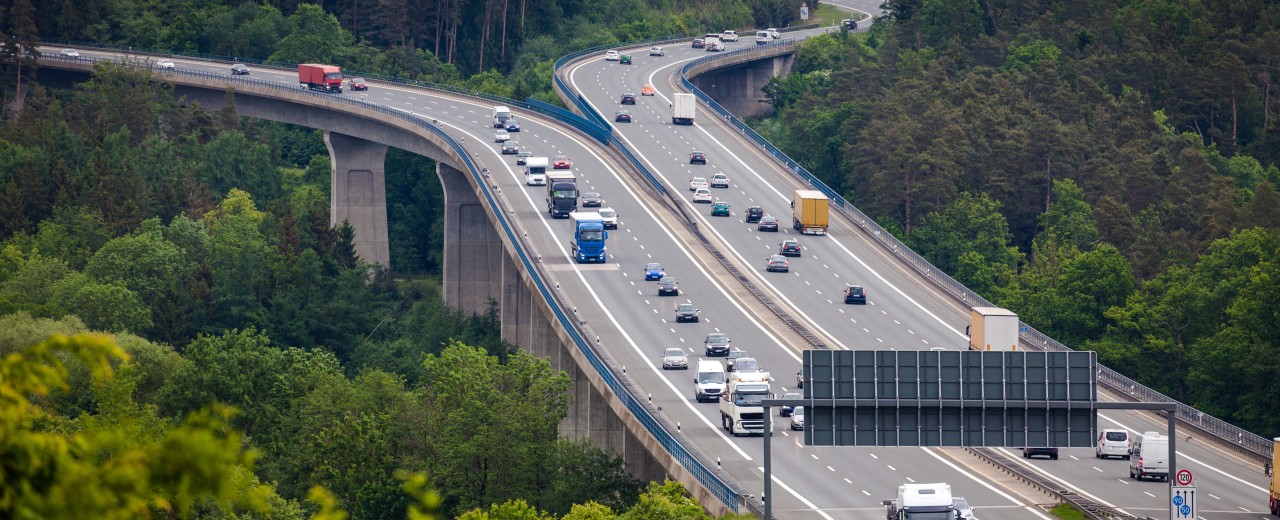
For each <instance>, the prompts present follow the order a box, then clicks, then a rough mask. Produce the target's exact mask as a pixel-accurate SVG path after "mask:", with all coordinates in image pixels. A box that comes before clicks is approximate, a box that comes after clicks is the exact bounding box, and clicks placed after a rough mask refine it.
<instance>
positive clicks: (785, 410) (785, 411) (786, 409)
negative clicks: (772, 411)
mask: <svg viewBox="0 0 1280 520" xmlns="http://www.w3.org/2000/svg"><path fill="white" fill-rule="evenodd" d="M782 398H783V399H804V394H802V393H800V392H787V393H785V394H782ZM795 410H796V407H794V406H785V405H784V406H782V409H781V410H779V411H778V415H781V416H783V417H791V412H794V411H795Z"/></svg>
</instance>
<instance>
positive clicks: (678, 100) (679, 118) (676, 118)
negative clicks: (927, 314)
mask: <svg viewBox="0 0 1280 520" xmlns="http://www.w3.org/2000/svg"><path fill="white" fill-rule="evenodd" d="M697 111H698V100H697V98H695V97H693V94H682V93H676V94H675V95H674V99H673V100H672V102H671V124H673V125H692V124H693V117H694V116H695V115H697Z"/></svg>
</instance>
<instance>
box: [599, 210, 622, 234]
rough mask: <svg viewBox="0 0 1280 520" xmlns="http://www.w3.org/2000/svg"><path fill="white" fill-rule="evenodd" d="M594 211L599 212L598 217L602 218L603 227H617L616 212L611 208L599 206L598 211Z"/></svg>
mask: <svg viewBox="0 0 1280 520" xmlns="http://www.w3.org/2000/svg"><path fill="white" fill-rule="evenodd" d="M596 213H599V214H600V218H602V219H604V228H605V229H618V212H617V211H614V210H613V208H600V211H597V212H596Z"/></svg>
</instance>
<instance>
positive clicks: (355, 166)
mask: <svg viewBox="0 0 1280 520" xmlns="http://www.w3.org/2000/svg"><path fill="white" fill-rule="evenodd" d="M324 144H325V146H327V147H328V148H329V160H330V162H331V163H332V164H333V169H332V171H331V175H330V182H331V184H330V186H331V188H332V189H331V190H330V193H331V196H330V202H329V220H330V222H329V223H330V224H332V225H333V226H335V227H336V226H339V225H341V224H342V222H343V221H344V220H345V221H347V222H350V223H351V227H353V228H355V231H356V236H355V246H356V253H357V254H359V255H360V259H361V260H364V261H366V262H372V263H376V264H378V265H381V266H382V267H384V268H386V267H390V266H391V249H390V247H389V246H388V238H387V186H386V180H385V170H383V164H384V159H386V156H387V145H385V144H380V143H375V142H372V141H366V140H364V139H360V138H357V137H351V136H348V135H343V134H339V133H336V132H325V133H324Z"/></svg>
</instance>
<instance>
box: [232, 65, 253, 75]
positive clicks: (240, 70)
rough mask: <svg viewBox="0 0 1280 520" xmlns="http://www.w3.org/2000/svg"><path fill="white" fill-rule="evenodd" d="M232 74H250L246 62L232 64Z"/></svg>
mask: <svg viewBox="0 0 1280 520" xmlns="http://www.w3.org/2000/svg"><path fill="white" fill-rule="evenodd" d="M231 75H232V76H248V75H249V67H246V66H245V64H243V63H237V64H235V65H232V66H231Z"/></svg>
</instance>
